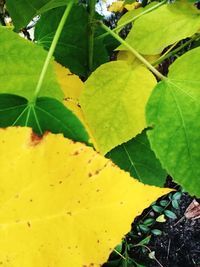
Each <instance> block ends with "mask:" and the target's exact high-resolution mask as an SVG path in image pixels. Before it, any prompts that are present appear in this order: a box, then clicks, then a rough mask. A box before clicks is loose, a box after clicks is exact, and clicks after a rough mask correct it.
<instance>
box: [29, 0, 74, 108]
mask: <svg viewBox="0 0 200 267" xmlns="http://www.w3.org/2000/svg"><path fill="white" fill-rule="evenodd" d="M73 3H74V1H73V0H71V1H70V2H69V4H68V5H67V7H66V9H65V12H64V14H63V16H62V18H61V20H60V23H59V25H58V28H57V30H56V33H55V35H54V38H53V41H52V43H51V46H50V49H49V52H48V54H47V57H46V59H45V62H44V65H43V68H42V71H41V74H40V77H39V80H38V83H37V85H36V88H35V92H34V96H33V99H32V101H31V102H32V103H35V101H36V99H37V97H38V94H39V93H40V90H41V87H42V84H43V81H44V78H45V75H46V72H47V69H48V66H49V63H50V61H51V58H52V56H53V53H54V51H55V48H56V45H57V43H58V40H59V38H60V35H61V32H62V29H63V27H64V25H65V22H66V20H67V18H68V16H69V13H70V11H71V8H72V6H73Z"/></svg>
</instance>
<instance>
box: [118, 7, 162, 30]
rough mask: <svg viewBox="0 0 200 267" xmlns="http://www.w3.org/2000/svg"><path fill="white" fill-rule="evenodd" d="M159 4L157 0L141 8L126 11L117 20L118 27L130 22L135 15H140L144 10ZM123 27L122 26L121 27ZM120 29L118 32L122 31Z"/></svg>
mask: <svg viewBox="0 0 200 267" xmlns="http://www.w3.org/2000/svg"><path fill="white" fill-rule="evenodd" d="M156 4H157V2H153V3H150V4H149V5H147V6H146V7H144V8H143V7H140V8H136V9H133V10H130V11H128V12H126V13H125V14H124V15H123V16H122V17H121V18H120V19H119V21H118V22H117V27H120V26H121V25H124V24H125V23H128V22H129V21H130V20H132V19H133V18H134V17H136V16H138V15H140V14H141V13H142V12H144V11H146V10H148V9H149V8H151V7H153V6H155V5H156ZM121 29H122V28H121ZM121 29H120V30H117V32H120V31H121Z"/></svg>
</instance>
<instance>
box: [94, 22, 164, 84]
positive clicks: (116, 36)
mask: <svg viewBox="0 0 200 267" xmlns="http://www.w3.org/2000/svg"><path fill="white" fill-rule="evenodd" d="M99 23H100V25H101V27H102V28H103V29H104V30H105V31H107V32H108V33H109V34H110V35H112V36H113V37H114V38H115V39H116V40H118V41H119V42H120V43H121V44H123V45H124V46H126V47H127V48H128V50H129V51H130V52H131V53H133V54H134V55H135V56H136V57H137V59H139V60H140V61H141V62H142V63H143V64H144V65H145V66H146V67H147V68H148V69H149V70H151V71H152V72H153V73H154V74H155V75H156V76H157V77H158V78H159V79H161V80H164V79H166V77H165V76H164V75H162V73H160V72H159V71H158V70H157V69H156V68H154V67H153V66H152V65H151V64H150V63H149V62H148V61H147V60H146V59H145V58H144V57H143V56H142V55H140V54H139V53H138V52H137V51H136V50H135V49H134V48H133V47H132V46H130V45H129V44H128V43H127V42H126V41H125V40H123V39H122V38H121V37H120V36H119V35H118V34H116V33H115V32H113V30H111V29H110V28H108V27H107V26H106V25H105V24H104V23H103V22H101V21H99Z"/></svg>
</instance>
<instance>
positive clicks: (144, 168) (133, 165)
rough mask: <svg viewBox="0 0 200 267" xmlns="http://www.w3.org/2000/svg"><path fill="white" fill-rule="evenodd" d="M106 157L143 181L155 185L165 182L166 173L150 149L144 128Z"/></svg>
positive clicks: (161, 184)
mask: <svg viewBox="0 0 200 267" xmlns="http://www.w3.org/2000/svg"><path fill="white" fill-rule="evenodd" d="M107 157H108V158H110V159H112V161H113V162H114V163H115V164H117V165H118V166H119V167H120V168H121V169H123V170H125V171H128V172H129V173H130V174H131V176H133V177H135V178H137V179H138V180H139V181H141V182H143V183H146V184H151V185H157V186H163V185H164V183H165V180H166V177H167V173H166V171H165V170H163V168H162V166H161V164H160V162H159V160H158V159H157V158H156V157H155V154H154V152H153V151H152V150H151V147H150V143H149V140H148V138H147V135H146V130H144V131H143V132H142V133H141V134H139V135H137V136H136V137H135V138H133V139H131V140H130V141H128V142H127V143H124V144H122V145H120V146H118V147H116V148H114V149H113V150H111V151H110V152H109V153H108V154H107Z"/></svg>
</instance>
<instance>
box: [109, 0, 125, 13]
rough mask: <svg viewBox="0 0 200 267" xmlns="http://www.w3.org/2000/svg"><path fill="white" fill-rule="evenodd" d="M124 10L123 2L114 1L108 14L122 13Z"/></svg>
mask: <svg viewBox="0 0 200 267" xmlns="http://www.w3.org/2000/svg"><path fill="white" fill-rule="evenodd" d="M123 9H124V1H116V2H114V3H112V5H110V6H109V8H108V11H110V12H122V11H123Z"/></svg>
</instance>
